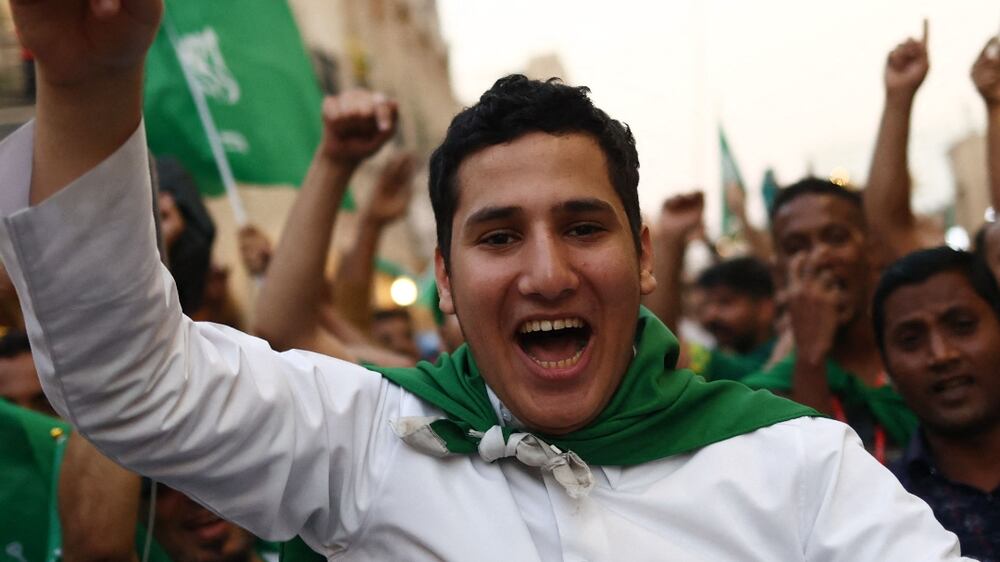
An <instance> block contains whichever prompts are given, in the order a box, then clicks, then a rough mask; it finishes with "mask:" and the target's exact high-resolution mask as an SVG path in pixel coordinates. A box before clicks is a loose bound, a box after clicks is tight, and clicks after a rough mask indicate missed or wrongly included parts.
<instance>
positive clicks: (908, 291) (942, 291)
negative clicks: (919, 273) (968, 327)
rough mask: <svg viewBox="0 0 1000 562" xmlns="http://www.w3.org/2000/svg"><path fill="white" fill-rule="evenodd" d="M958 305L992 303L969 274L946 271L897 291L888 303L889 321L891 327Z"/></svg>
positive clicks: (942, 312)
mask: <svg viewBox="0 0 1000 562" xmlns="http://www.w3.org/2000/svg"><path fill="white" fill-rule="evenodd" d="M957 307H966V308H984V309H989V308H990V304H989V303H988V302H986V300H985V299H983V298H982V297H981V296H980V295H979V293H977V292H976V291H975V289H974V288H973V287H972V284H971V283H970V282H969V279H968V278H967V277H966V276H965V275H963V274H962V273H960V272H958V271H942V272H940V273H935V274H934V275H931V276H930V277H928V278H927V279H924V280H923V281H920V282H918V283H911V284H907V285H903V286H901V287H899V288H898V289H896V290H895V291H893V292H892V293H891V294H890V295H889V297H888V298H887V299H886V302H885V316H886V324H887V325H890V326H891V325H895V324H899V323H902V322H907V321H909V320H913V319H916V318H920V317H933V316H936V315H939V314H944V313H946V312H948V311H949V310H953V309H955V308H957Z"/></svg>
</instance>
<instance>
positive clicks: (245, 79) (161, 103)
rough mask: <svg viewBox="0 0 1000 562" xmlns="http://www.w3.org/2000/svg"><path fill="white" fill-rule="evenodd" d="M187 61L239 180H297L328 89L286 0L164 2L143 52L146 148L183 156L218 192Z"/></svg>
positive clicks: (203, 184)
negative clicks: (322, 86)
mask: <svg viewBox="0 0 1000 562" xmlns="http://www.w3.org/2000/svg"><path fill="white" fill-rule="evenodd" d="M170 30H173V31H174V34H173V35H174V37H173V38H174V41H173V42H172V41H171V37H170V35H171V34H170V33H169V31H170ZM175 47H176V49H175ZM181 60H183V61H184V63H185V66H186V67H187V69H188V71H189V72H190V76H191V78H192V79H193V81H194V82H196V83H197V84H198V86H199V87H200V89H201V91H203V92H204V95H205V99H206V101H207V106H208V110H209V113H210V115H211V119H212V120H214V122H215V125H216V126H217V129H218V132H219V138H220V140H221V141H222V146H223V147H224V149H225V155H226V157H227V159H228V161H229V163H230V165H231V167H232V170H233V175H234V176H235V178H236V179H237V180H238V181H241V182H246V183H252V184H264V185H267V184H291V185H295V186H298V185H301V183H302V180H303V178H304V176H305V172H306V169H307V168H308V167H309V162H310V160H311V159H312V156H313V152H314V151H315V149H316V146H317V145H318V143H319V138H320V133H321V127H322V124H321V120H320V110H321V107H320V106H321V103H322V94H321V93H320V89H319V85H318V84H317V81H316V78H315V75H314V74H313V70H312V67H311V66H310V63H309V58H308V56H307V55H306V52H305V49H304V48H303V45H302V39H301V38H300V37H299V33H298V29H297V28H296V26H295V22H294V20H293V19H292V13H291V11H290V10H289V7H288V5H287V4H286V3H285V2H284V0H239V1H236V0H211V1H205V0H167V2H166V14H165V16H164V23H163V26H162V27H161V29H160V33H159V35H158V36H157V38H156V42H155V43H154V44H153V47H152V49H151V50H150V52H149V56H148V58H147V65H146V85H145V117H146V130H147V134H148V137H149V146H150V149H151V150H152V151H153V153H154V154H158V155H159V154H168V155H172V156H175V157H177V159H178V160H180V161H181V162H182V163H183V164H184V165H185V166H186V167H187V168H188V170H189V171H190V172H191V173H192V175H193V176H194V178H195V180H196V181H197V182H198V185H199V187H200V189H201V191H202V193H203V194H205V195H221V194H223V192H224V191H223V183H222V180H221V178H220V175H219V169H218V166H217V164H216V161H215V159H214V157H213V154H212V150H211V145H210V143H209V140H208V136H207V131H206V129H205V126H204V124H203V123H202V121H201V119H200V118H199V114H198V111H197V109H196V105H195V101H194V98H193V95H192V91H191V90H190V89H189V86H188V83H187V80H186V79H185V76H184V72H183V71H182V69H181V65H180V61H181Z"/></svg>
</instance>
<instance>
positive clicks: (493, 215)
mask: <svg viewBox="0 0 1000 562" xmlns="http://www.w3.org/2000/svg"><path fill="white" fill-rule="evenodd" d="M520 212H521V209H520V207H515V206H513V205H510V206H507V207H483V208H482V209H479V210H478V211H476V212H475V213H472V214H471V215H469V218H467V219H465V224H467V225H476V224H481V223H484V222H490V221H495V220H503V219H509V218H511V217H513V216H514V215H516V214H518V213H520Z"/></svg>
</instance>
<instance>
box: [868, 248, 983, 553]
mask: <svg viewBox="0 0 1000 562" xmlns="http://www.w3.org/2000/svg"><path fill="white" fill-rule="evenodd" d="M873 320H874V322H875V333H876V336H877V339H878V343H879V349H880V350H881V351H882V354H883V357H884V358H885V365H886V368H887V369H888V371H889V373H890V375H891V376H892V379H893V381H895V383H896V386H897V387H898V389H899V392H900V394H902V395H903V398H905V399H906V402H907V404H909V406H910V408H912V409H913V411H914V412H915V413H916V414H917V417H918V418H919V419H920V426H921V429H920V431H919V432H918V433H917V434H916V435H915V436H914V438H913V440H912V442H911V444H910V446H909V448H908V449H907V451H906V453H905V454H904V456H903V458H902V459H900V461H899V462H898V463H896V464H895V465H894V466H893V472H894V473H895V474H896V476H897V477H899V480H900V482H902V484H903V486H904V487H905V488H906V489H907V490H908V491H909V492H910V493H912V494H914V495H916V496H919V497H920V498H922V499H923V500H924V501H926V502H927V503H928V504H930V506H931V509H933V510H934V515H935V516H936V517H937V518H938V521H940V522H941V524H942V525H944V526H945V528H947V529H948V530H950V531H952V532H954V533H955V534H956V535H958V537H959V540H960V542H961V543H962V552H963V553H964V554H966V555H967V556H970V557H972V558H975V559H976V560H984V561H998V560H1000V374H998V373H997V365H1000V291H998V289H997V284H996V281H995V280H994V279H993V276H992V275H990V273H989V270H988V269H987V268H986V265H985V264H983V263H981V262H980V261H979V260H977V259H976V258H975V257H973V255H972V254H969V253H966V252H959V251H956V250H952V249H950V248H946V247H942V248H934V249H929V250H921V251H919V252H915V253H912V254H910V255H908V256H906V257H904V258H902V259H900V260H899V261H897V262H896V263H894V264H893V265H892V266H890V267H889V268H888V269H887V270H886V272H885V274H884V275H883V276H882V280H881V282H880V283H879V287H878V290H877V291H876V293H875V298H874V307H873Z"/></svg>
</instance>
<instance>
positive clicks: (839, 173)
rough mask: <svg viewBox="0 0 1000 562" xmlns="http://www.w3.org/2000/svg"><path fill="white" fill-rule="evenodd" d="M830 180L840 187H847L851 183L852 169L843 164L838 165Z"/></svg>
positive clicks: (831, 173)
mask: <svg viewBox="0 0 1000 562" xmlns="http://www.w3.org/2000/svg"><path fill="white" fill-rule="evenodd" d="M830 182H831V183H833V184H835V185H839V186H840V187H847V186H848V185H849V184H850V183H851V171H850V170H848V169H847V168H845V167H843V166H837V167H836V168H834V169H833V171H832V172H830Z"/></svg>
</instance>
